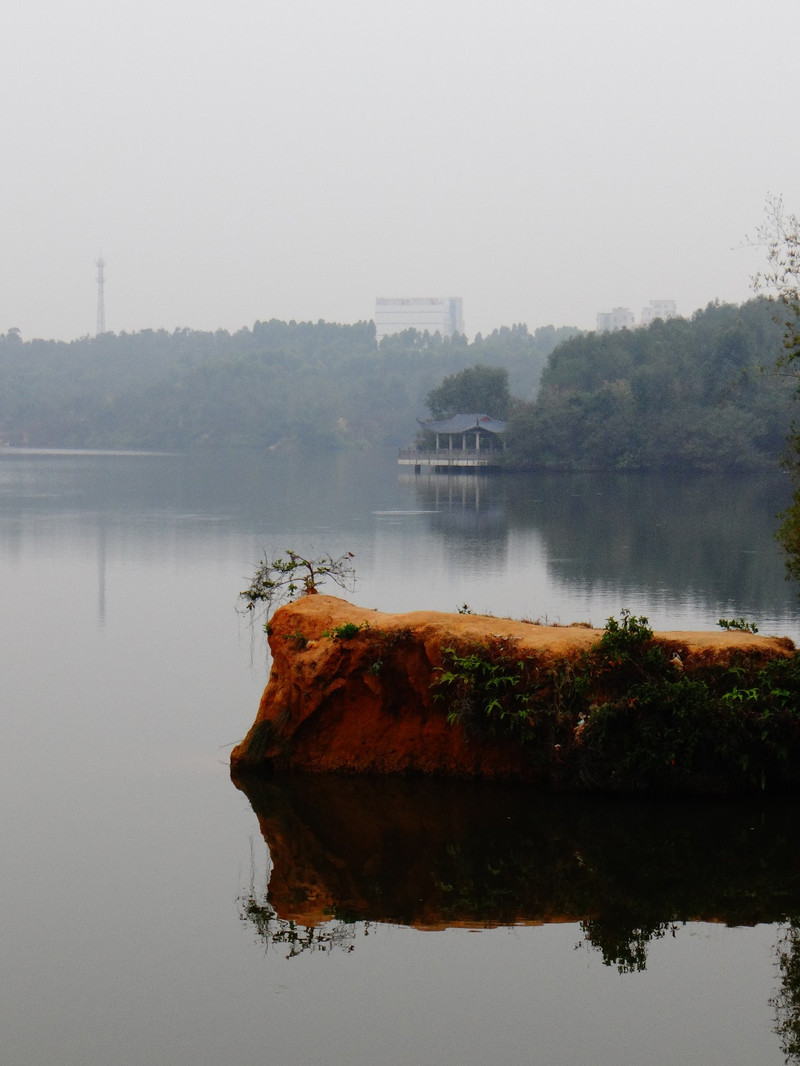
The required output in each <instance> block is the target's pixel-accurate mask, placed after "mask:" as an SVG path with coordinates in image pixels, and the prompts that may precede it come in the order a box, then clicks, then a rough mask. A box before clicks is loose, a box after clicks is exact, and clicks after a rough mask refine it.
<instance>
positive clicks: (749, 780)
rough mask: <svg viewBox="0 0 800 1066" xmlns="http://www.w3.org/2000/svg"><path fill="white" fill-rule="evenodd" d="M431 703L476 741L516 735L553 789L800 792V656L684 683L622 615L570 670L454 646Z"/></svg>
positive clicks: (509, 647)
mask: <svg viewBox="0 0 800 1066" xmlns="http://www.w3.org/2000/svg"><path fill="white" fill-rule="evenodd" d="M433 684H434V698H435V699H437V700H441V701H443V702H445V704H446V708H447V717H448V721H449V722H451V723H455V722H459V723H461V724H462V725H463V726H464V727H465V728H466V729H467V731H468V732H469V733H470V734H472V735H488V736H492V737H503V736H507V737H513V738H515V739H516V740H517V741H518V742H519V743H522V744H525V745H526V750H527V751H528V752H529V755H530V758H531V759H532V760H536V761H537V762H541V761H542V760H544V761H545V762H549V763H550V765H551V769H552V779H553V783H554V784H559V785H562V786H564V787H577V788H592V789H604V790H609V791H629V792H645V791H660V792H687V791H697V790H699V791H706V792H725V791H732V790H743V789H744V790H746V789H767V788H779V787H797V786H798V785H800V654H795V655H793V656H791V657H788V658H779V659H774V660H771V661H770V662H768V663H767V664H766V665H761V664H760V663H759V661H758V660H757V659H755V658H753V657H747V656H740V657H739V658H738V659H736V660H735V661H734V662H733V663H732V664H731V665H730V666H726V667H707V668H706V669H704V670H698V671H694V672H693V673H692V674H691V675H687V674H684V672H683V666H682V663H681V661H680V658H679V657H678V656H673V657H671V658H670V657H669V656H668V654H667V652H666V651H665V650H664V648H663V647H661V646H660V645H659V644H658V643H657V642H655V641H654V639H653V633H652V630H651V629H650V627H649V626H648V624H647V619H646V618H644V617H635V616H633V615H631V614H630V612H628V611H623V612H622V614H621V618H620V620H617V619H615V618H609V619H608V620H607V622H606V628H605V631H604V633H603V636H602V637H601V639H600V640H599V641H598V643H597V644H595V645H594V646H593V647H592V649H591V650H590V651H589V652H587V653H584V654H583V655H582V656H580V657H579V658H578V659H577V660H575V661H569V660H563V661H561V662H559V663H558V664H557V665H555V666H553V665H550V664H548V665H543V664H541V663H539V662H537V661H536V659H535V658H534V657H532V656H520V655H519V654H518V653H517V650H516V648H515V647H514V646H513V644H512V643H510V642H508V641H498V642H496V643H494V644H475V645H471V646H469V647H467V648H460V649H457V648H447V649H445V650H444V661H443V664H442V667H441V669H440V670H439V672H438V675H437V677H436V679H435V680H434V683H433Z"/></svg>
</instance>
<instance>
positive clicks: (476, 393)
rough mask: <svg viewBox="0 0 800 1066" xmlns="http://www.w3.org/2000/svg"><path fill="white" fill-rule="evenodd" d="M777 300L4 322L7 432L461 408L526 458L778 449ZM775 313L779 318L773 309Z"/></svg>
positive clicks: (366, 434)
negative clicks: (622, 315) (525, 320)
mask: <svg viewBox="0 0 800 1066" xmlns="http://www.w3.org/2000/svg"><path fill="white" fill-rule="evenodd" d="M777 308H778V304H777V303H776V302H775V301H772V300H768V299H765V298H759V299H755V300H751V301H749V302H747V303H745V304H742V305H741V306H736V305H732V304H718V303H714V304H710V305H709V306H708V307H706V308H705V309H704V310H701V311H697V312H695V314H694V315H692V316H691V318H688V319H687V318H676V319H671V320H669V321H661V320H657V321H656V322H654V323H652V324H651V325H650V326H648V327H647V328H643V329H632V330H627V329H623V330H619V331H616V332H612V333H600V334H597V333H583V334H582V333H579V331H578V330H576V329H573V328H568V327H564V328H561V329H555V328H553V327H552V326H546V327H543V328H541V329H537V330H536V331H535V332H534V333H531V332H529V331H528V329H527V328H526V327H525V326H524V325H515V326H511V327H503V328H502V329H497V330H495V331H494V332H492V333H490V334H489V335H487V336H486V337H483V336H481V335H480V334H479V335H478V336H476V337H475V339H474V340H473V341H472V342H469V341H467V339H466V338H465V337H463V336H460V335H456V336H455V337H453V338H450V339H446V340H445V339H442V337H441V336H440V335H438V334H436V335H434V336H431V335H429V334H427V333H419V332H417V331H415V330H407V331H405V332H403V333H399V334H395V335H393V336H389V337H386V338H384V340H383V341H382V342H381V344H380V346H378V345H377V344H376V341H375V327H374V324H373V323H371V322H360V323H357V324H355V325H335V324H332V323H328V322H316V323H312V322H300V323H298V322H279V321H276V320H272V321H269V322H256V323H255V325H254V326H253V327H252V329H247V328H245V329H241V330H238V331H237V332H235V333H228V332H227V331H224V330H218V331H217V332H215V333H205V332H198V331H194V330H188V329H183V330H176V331H175V332H173V333H169V332H167V331H164V330H157V331H153V330H142V331H140V332H138V333H130V334H128V333H122V334H119V335H116V334H111V333H105V334H102V335H100V336H98V337H91V338H84V339H82V340H78V341H73V342H71V343H65V342H58V341H41V340H32V341H25V340H23V339H22V338H21V337H20V335H19V333H18V331H16V330H9V331H8V332H7V333H6V334H0V441H6V442H8V443H10V444H17V445H22V444H26V445H30V446H48V447H95V448H97V447H104V448H150V449H184V448H193V447H203V446H207V447H231V446H246V447H275V446H281V445H298V444H301V445H302V444H305V445H315V446H324V447H334V448H337V447H352V446H360V445H371V446H387V445H388V446H398V445H403V444H406V443H408V442H409V441H410V440H411V439H412V438H413V437H414V435H415V431H416V430H417V429H418V426H417V419H418V418H421V419H424V418H425V417H426V416H428V417H433V418H444V417H447V416H448V415H450V414H453V413H456V412H457V411H458V410H459V409H462V410H463V409H467V410H469V411H470V412H477V411H481V412H483V413H486V414H489V415H491V416H493V417H495V418H506V417H507V418H508V420H509V444H510V447H509V450H508V456H509V462H510V463H512V464H513V465H516V466H519V467H524V468H529V469H572V470H574V469H583V470H594V469H607V470H613V469H641V470H650V469H677V470H687V469H699V470H745V469H755V468H758V467H760V466H764V465H767V464H770V465H773V466H774V465H775V463H776V461H777V460H778V458H779V456H780V455H781V453H782V451H783V450H784V448H785V444H786V440H787V436H788V435H789V433H790V430H791V425H792V405H793V400H794V397H795V394H796V378H795V374H794V367H793V366H791V365H787V363H786V360H785V359H784V361H783V365H779V357H780V356H781V354H782V353H783V352H784V347H783V345H784V341H785V338H784V335H783V325H782V323H781V321H779V319H780V318H781V315H780V314H778V315H777V316H776V309H777ZM776 318H777V319H778V320H776Z"/></svg>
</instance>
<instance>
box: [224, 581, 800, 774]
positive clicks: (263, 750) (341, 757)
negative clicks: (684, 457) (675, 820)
mask: <svg viewBox="0 0 800 1066" xmlns="http://www.w3.org/2000/svg"><path fill="white" fill-rule="evenodd" d="M348 624H349V625H351V626H358V627H359V631H358V633H357V634H356V635H355V636H354V637H351V638H350V639H340V638H337V637H335V636H334V635H332V634H333V633H334V630H335V629H337V628H338V627H341V626H344V625H348ZM602 633H603V631H602V630H598V629H590V628H587V627H582V626H543V625H537V624H531V623H527V622H517V621H513V620H510V619H506V618H495V617H493V616H486V615H459V614H455V615H454V614H443V613H439V612H433V611H415V612H413V613H410V614H384V613H382V612H379V611H375V610H370V609H367V608H363V607H356V606H353V605H352V604H350V603H347V602H346V601H344V600H341V599H338V598H337V597H334V596H324V595H315V596H304V597H303V598H301V599H299V600H297V601H296V602H294V603H291V604H288V605H287V606H285V607H282V608H280V609H279V610H278V611H276V612H275V614H274V616H273V618H272V620H271V622H270V637H269V643H270V649H271V651H272V660H273V665H272V670H271V672H270V677H269V682H268V684H267V687H266V690H265V692H264V695H263V698H262V700H261V706H260V708H259V711H258V715H257V717H256V720H255V722H254V724H253V726H252V728H251V729H250V732H249V733H248V735H247V736H246V737H245V739H244V740H243V741H242V742H241V743H240V744H238V745H237V746H236V747H235V748H234V749H233V751H232V753H231V769H232V771H234V772H243V771H244V772H246V771H250V770H266V769H275V770H301V771H313V772H323V771H338V772H346V773H381V774H386V773H401V772H416V773H423V774H440V775H449V776H465V777H472V776H476V777H494V778H527V779H533V778H534V777H535V776H536V774H537V773H538V772H541V771H536V770H534V769H532V768H531V766H530V760H528V759H526V758H523V753H522V751H521V748H520V746H519V745H518V744H516V743H515V742H513V741H511V742H505V741H500V740H494V739H490V740H486V739H485V738H484V739H482V740H481V741H480V742H477V741H475V740H471V739H470V738H469V737H468V736H467V735H466V734H465V732H464V729H463V728H462V727H461V726H460V725H458V724H455V725H451V724H449V723H448V721H447V716H446V712H445V710H444V708H443V707H442V706H441V704H438V703H437V702H436V701H435V700H434V696H433V688H432V683H433V682H434V681H435V679H436V671H437V669H439V668H440V667H441V666H442V662H443V650H444V649H446V648H449V647H452V646H453V645H460V646H462V647H463V646H468V645H470V644H477V643H490V644H492V645H494V646H495V647H498V646H499V647H503V648H505V647H508V649H509V650H511V649H513V651H514V654H515V655H518V656H520V657H522V656H526V657H527V656H535V657H536V659H537V661H539V662H541V663H542V664H543V665H547V664H548V663H553V662H555V661H556V660H562V661H563V660H570V659H578V658H579V657H580V656H581V654H582V653H583V652H586V651H588V650H589V649H590V648H591V647H592V645H594V644H596V643H597V642H598V641H599V640H600V638H601V636H602ZM655 639H656V640H657V642H658V643H659V644H660V645H661V646H662V647H664V648H665V649H666V650H667V652H668V653H669V654H672V653H673V652H677V653H678V654H679V655H680V657H681V660H682V663H683V668H684V669H685V670H686V671H691V670H693V669H696V668H697V667H699V666H708V665H711V664H726V663H728V662H730V661H731V659H732V658H733V657H735V656H737V655H742V654H744V655H748V656H751V657H754V658H756V659H759V660H763V661H767V660H768V659H772V658H776V657H779V656H787V655H791V654H792V652H793V651H794V645H793V644H792V642H791V641H790V640H789V639H788V638H785V637H762V636H754V635H752V634H750V633H742V632H723V631H719V632H670V633H659V634H655Z"/></svg>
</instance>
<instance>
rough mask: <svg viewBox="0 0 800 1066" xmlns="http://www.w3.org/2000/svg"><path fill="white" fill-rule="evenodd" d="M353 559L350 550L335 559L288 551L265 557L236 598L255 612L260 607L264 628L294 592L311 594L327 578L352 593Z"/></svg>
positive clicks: (305, 594)
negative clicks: (272, 557) (247, 584)
mask: <svg viewBox="0 0 800 1066" xmlns="http://www.w3.org/2000/svg"><path fill="white" fill-rule="evenodd" d="M352 558H353V553H352V552H345V554H344V555H340V556H339V558H338V559H334V557H333V556H332V555H322V556H320V557H319V558H318V559H306V558H305V557H304V556H302V555H299V554H298V553H297V552H294V551H290V550H287V552H286V553H285V555H279V556H277V557H276V558H275V559H267V558H264V559H262V560H261V561H260V562H259V564H258V566H257V567H256V572H255V574H254V575H253V580H252V581H251V582H250V585H249V586H248V588H246V589H244V590H243V591H242V592H240V593H239V598H240V599H242V600H244V609H245V610H246V611H255V610H256V608H257V607H258V606H260V605H261V606H263V613H264V614H265V615H266V618H265V620H264V628H265V629H266V627H267V624H268V622H269V616H270V615H271V614H272V612H273V611H274V610H276V608H278V607H280V606H281V604H283V603H289V602H290V601H291V600H293V599H294V598H295V596H297V595H301V596H308V595H313V594H314V593H316V592H317V591H318V588H317V586H318V585H321V584H323V582H325V581H326V580H328V579H330V580H331V581H333V583H334V584H336V585H338V586H339V587H340V588H343V589H345V590H346V591H348V592H352V591H353V589H354V588H355V580H356V572H355V568H354V566H353V564H352V562H351V560H352Z"/></svg>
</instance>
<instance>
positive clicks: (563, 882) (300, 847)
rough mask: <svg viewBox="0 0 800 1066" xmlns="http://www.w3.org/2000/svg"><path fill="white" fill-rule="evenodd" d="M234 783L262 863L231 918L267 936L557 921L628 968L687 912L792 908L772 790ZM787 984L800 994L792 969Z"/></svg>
mask: <svg viewBox="0 0 800 1066" xmlns="http://www.w3.org/2000/svg"><path fill="white" fill-rule="evenodd" d="M237 784H238V785H239V787H241V788H242V789H243V790H244V791H246V793H247V795H248V797H249V799H250V801H251V803H252V805H253V809H254V811H255V812H256V814H257V816H258V819H259V823H260V825H261V830H262V832H263V834H264V838H265V841H266V843H267V845H268V846H269V850H270V855H271V859H272V862H273V868H272V873H271V876H270V881H269V899H268V900H267V897H266V894H262V895H259V894H258V893H256V892H255V891H254V890H253V889H252V888H251V892H250V894H249V896H247V895H246V896H244V897H243V900H242V915H243V918H245V919H247V920H252V921H253V922H254V923H255V925H256V927H257V928H258V929H259V932H260V933H261V934H262V935H264V936H265V939H266V938H268V939H269V941H270V942H271V943H289V942H290V938H292V937H293V938H294V940H292V941H291V942H292V943H294V944H298V943H301V942H302V943H305V942H306V941H307V942H308V944H309V946H313V944H314V943H317V941H315V939H314V935H312V936H309V935H308V934H307V933H303V934H302V936H300V935H299V934H298V928H297V927H300V926H304V927H306V929H314V930H316V931H317V932H318V933H320V934H321V936H322V943H325V944H328V943H339V942H341V941H342V940H343V939H344V938H345V932H346V931H345V930H343V929H339V930H335V929H334V928H333V927H330V926H329V925H328V923H329V922H330V920H331V918H338V919H340V920H342V921H344V922H345V923H347V922H352V921H359V922H390V923H393V924H397V925H411V926H415V927H417V928H428V929H430V928H445V927H448V926H459V925H465V924H467V925H474V926H480V925H483V926H496V925H515V924H525V923H527V922H536V923H539V922H543V923H547V922H551V921H570V922H580V923H581V926H582V929H583V934H584V937H585V942H586V943H587V944H590V945H591V946H592V947H594V948H595V949H596V950H598V951H599V952H600V953H601V955H602V957H603V960H604V962H605V963H606V964H607V965H613V966H616V967H617V968H618V969H619V970H620V971H621V972H635V971H638V970H643V969H644V968H645V966H646V957H647V948H648V944H649V943H650V941H651V940H653V939H657V938H660V937H664V936H666V935H667V934H668V933H670V932H673V931H674V930H675V929H676V928H677V926H679V925H681V924H684V923H686V922H690V921H717V922H725V923H727V924H729V925H754V924H757V923H765V922H771V923H776V922H780V921H784V920H785V919H786V917H787V915H790V914H794V913H800V861H799V860H798V857H797V856H796V853H795V849H794V847H793V843H794V838H795V826H796V822H797V805H796V804H794V803H792V802H789V801H788V800H786V799H784V800H782V801H781V802H779V803H773V802H770V803H766V802H762V803H758V802H756V801H754V800H751V799H748V800H745V801H739V800H726V801H725V802H715V801H707V802H699V801H692V802H666V801H664V802H655V801H654V802H644V801H635V802H632V801H621V800H618V799H616V800H615V799H610V798H604V797H602V796H594V797H592V798H591V800H588V799H586V798H585V797H571V796H553V795H544V794H541V793H537V792H535V791H533V790H531V789H529V788H525V787H518V786H505V785H499V784H490V783H488V782H482V783H481V782H457V781H435V780H427V779H418V778H417V779H406V778H391V777H388V778H350V777H337V776H336V775H324V774H311V775H303V774H300V775H286V776H285V777H275V778H271V779H263V778H259V779H248V780H247V781H238V782H237ZM281 922H283V923H284V924H283V925H281V924H280V923H281ZM292 923H294V925H292ZM798 928H799V929H800V925H799V926H798ZM315 935H316V934H315ZM303 936H305V937H306V941H303ZM797 939H798V940H800V933H798V936H797ZM798 953H800V949H798ZM797 969H798V972H799V973H800V964H798V968H797ZM797 988H798V990H799V991H798V994H797V998H796V1002H797V1003H798V1004H800V978H799V979H798V983H797ZM798 1013H799V1014H800V1011H799V1012H798ZM798 1031H799V1032H800V1023H798Z"/></svg>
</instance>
